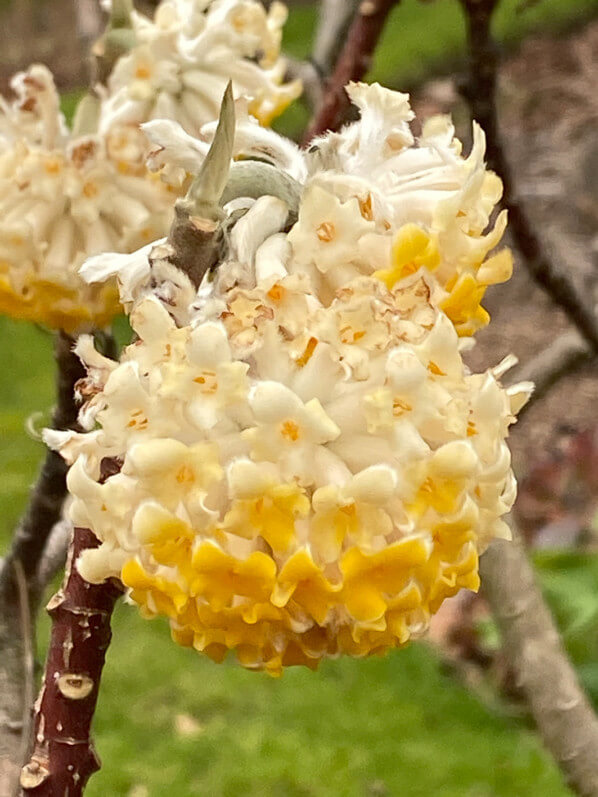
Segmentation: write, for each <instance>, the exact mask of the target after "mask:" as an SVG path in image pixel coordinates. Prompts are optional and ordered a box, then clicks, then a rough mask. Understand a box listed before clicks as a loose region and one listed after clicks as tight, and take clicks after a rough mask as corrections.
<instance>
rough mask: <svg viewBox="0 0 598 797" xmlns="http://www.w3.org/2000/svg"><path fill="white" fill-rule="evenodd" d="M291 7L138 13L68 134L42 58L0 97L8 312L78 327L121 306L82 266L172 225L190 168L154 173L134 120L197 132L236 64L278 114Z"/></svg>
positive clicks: (2, 267)
mask: <svg viewBox="0 0 598 797" xmlns="http://www.w3.org/2000/svg"><path fill="white" fill-rule="evenodd" d="M121 6H123V9H124V11H126V10H127V9H126V4H121ZM119 9H120V6H119ZM123 9H120V10H123ZM124 11H123V13H124ZM127 13H128V11H127ZM285 17H286V12H285V10H284V7H283V6H281V5H280V4H279V3H274V4H272V6H271V8H270V11H269V12H266V11H265V10H264V7H263V6H262V4H261V3H259V2H255V0H222V1H221V2H220V1H219V0H216V2H206V0H164V1H163V2H162V3H161V4H160V5H159V6H158V8H157V10H156V14H155V19H154V20H153V21H152V20H149V19H147V18H146V17H144V16H142V15H141V14H138V13H136V12H133V13H132V14H131V18H130V20H129V18H128V16H127V19H126V20H125V21H126V22H127V24H129V23H130V26H131V28H130V30H129V29H127V34H130V36H129V38H128V39H127V42H128V43H127V48H128V50H129V52H127V53H125V54H124V55H122V56H121V57H120V58H118V59H117V60H116V63H115V65H114V69H113V71H112V73H111V75H110V77H109V79H108V87H107V88H102V87H101V86H97V87H96V89H97V92H98V94H99V97H98V98H92V97H91V96H88V97H86V98H85V100H84V101H83V102H82V103H81V105H80V106H79V111H78V114H77V117H76V119H75V127H74V130H73V131H72V132H71V131H69V130H68V128H67V125H66V123H65V120H64V117H63V115H62V114H61V112H60V108H59V97H58V94H57V92H56V89H55V86H54V83H53V79H52V76H51V74H50V72H49V71H48V70H47V69H46V68H45V67H43V66H39V65H36V66H32V67H31V68H30V69H29V70H28V71H27V72H25V73H21V74H19V75H17V76H16V77H15V78H14V79H13V82H12V88H13V90H14V93H15V95H16V98H15V100H14V101H13V102H12V103H8V102H7V101H5V100H3V99H1V98H0V312H2V313H5V314H8V315H11V316H14V317H17V318H25V319H28V320H32V321H36V322H39V323H43V324H46V325H48V326H50V327H54V328H60V329H63V330H65V331H66V332H71V333H72V332H77V331H80V330H82V329H84V328H86V327H87V328H89V327H91V326H99V327H101V326H105V325H106V324H108V323H109V322H110V320H111V319H112V318H113V316H114V315H115V314H117V313H118V312H120V310H121V308H120V304H119V302H118V293H117V290H116V287H115V285H114V284H113V283H110V282H109V283H107V284H105V285H100V286H89V285H87V284H86V283H84V282H83V281H82V280H81V279H80V277H79V275H78V269H79V267H80V265H81V263H82V262H83V260H84V259H85V258H86V257H88V256H90V255H94V254H97V253H100V252H106V251H116V252H131V251H134V250H135V249H137V248H138V247H140V246H142V245H143V244H144V243H148V242H151V241H154V240H155V239H156V238H158V237H159V236H161V235H165V234H166V232H167V231H168V229H169V226H170V223H171V219H172V213H171V211H172V206H173V203H174V199H175V195H176V193H178V192H179V189H180V185H181V183H183V181H184V179H185V177H186V174H185V173H184V172H181V170H178V173H177V179H176V181H172V180H168V175H167V174H166V172H165V173H163V174H162V175H161V177H162V178H163V179H160V177H158V176H157V175H152V174H150V173H149V172H148V170H147V167H146V156H147V151H148V141H147V139H146V137H145V135H144V134H143V133H142V132H141V130H140V129H139V124H140V123H141V122H145V121H147V120H149V119H153V118H154V117H155V116H156V115H158V116H160V117H161V118H163V119H167V120H168V119H170V120H172V119H176V120H177V121H178V122H180V123H181V124H183V125H184V126H185V127H186V128H187V129H188V130H191V131H198V130H199V129H200V128H201V126H202V125H203V124H204V123H206V122H207V121H208V120H210V119H212V118H213V117H214V115H215V114H216V112H217V109H218V103H219V98H220V96H221V95H222V89H223V87H224V85H226V83H227V81H228V80H229V78H230V77H231V76H232V78H233V80H234V85H235V88H236V90H237V91H239V92H241V91H242V92H244V93H246V94H248V95H250V96H251V97H252V98H253V99H252V101H251V108H252V110H253V111H254V112H255V113H256V114H258V115H259V116H260V118H261V120H262V121H264V122H267V121H270V120H271V119H272V118H273V117H275V116H276V115H278V113H280V112H281V111H282V110H283V109H284V107H286V105H288V103H289V102H290V101H291V100H292V99H294V98H295V97H296V96H297V95H298V93H299V90H300V86H299V84H297V83H290V84H283V83H282V73H283V71H284V63H283V61H282V60H281V59H280V57H279V46H280V38H281V30H282V25H283V23H284V21H285ZM121 22H122V20H121ZM121 32H122V31H121ZM131 42H133V44H132V45H131ZM127 48H125V49H127ZM167 182H170V185H167V184H166V183H167ZM173 182H175V183H176V185H173Z"/></svg>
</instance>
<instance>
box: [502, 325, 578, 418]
mask: <svg viewBox="0 0 598 797" xmlns="http://www.w3.org/2000/svg"><path fill="white" fill-rule="evenodd" d="M591 355H592V351H591V349H590V348H589V347H588V345H587V343H585V341H584V340H583V339H582V338H581V337H580V335H579V333H578V332H576V331H575V330H570V331H569V332H565V333H563V334H562V335H560V336H559V337H558V338H555V339H554V340H553V341H552V343H550V344H549V345H548V346H547V347H546V348H545V349H542V351H540V352H539V354H537V355H536V356H535V357H534V358H533V359H531V360H530V361H529V362H527V363H525V364H524V365H522V366H520V367H519V368H517V369H516V370H515V371H514V372H513V374H512V376H511V381H512V382H526V381H529V382H533V383H534V385H535V389H534V392H533V393H532V395H531V397H530V399H529V401H528V402H527V404H526V405H525V406H524V407H523V409H522V410H520V411H519V414H518V416H517V417H518V418H519V420H521V418H522V417H523V416H524V414H525V413H526V412H528V410H529V409H530V407H532V406H533V405H534V404H535V402H537V401H538V400H539V399H541V398H543V397H544V396H545V395H546V393H548V391H549V390H550V388H551V387H552V386H553V385H554V384H556V383H557V382H558V381H559V379H562V377H563V376H566V375H567V374H570V373H571V372H572V371H574V370H575V369H576V368H577V367H578V366H580V365H582V364H583V363H585V362H587V361H588V360H590V359H591Z"/></svg>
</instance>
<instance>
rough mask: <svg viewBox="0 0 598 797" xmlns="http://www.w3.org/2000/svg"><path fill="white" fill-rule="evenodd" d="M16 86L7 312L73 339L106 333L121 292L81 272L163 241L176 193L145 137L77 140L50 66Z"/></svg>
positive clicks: (5, 242)
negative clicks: (106, 256)
mask: <svg viewBox="0 0 598 797" xmlns="http://www.w3.org/2000/svg"><path fill="white" fill-rule="evenodd" d="M12 88H13V90H14V92H15V94H16V98H15V100H14V101H13V102H12V103H11V104H8V103H5V104H3V105H1V106H0V144H1V146H2V148H1V151H0V219H1V222H0V312H2V313H6V314H8V315H12V316H15V317H17V318H26V319H29V320H32V321H37V322H41V323H45V324H47V325H48V326H51V327H57V328H61V329H64V330H65V331H67V332H73V331H76V330H78V329H80V328H81V327H83V326H85V325H87V324H90V323H94V324H95V325H97V326H103V325H105V324H107V323H108V322H109V321H110V319H111V318H112V317H113V316H114V315H115V314H116V313H117V312H118V310H119V307H120V305H119V302H118V292H117V290H116V287H115V286H113V285H102V286H99V287H97V286H96V287H92V286H87V285H85V283H83V282H82V280H81V279H80V277H79V274H78V269H79V266H80V265H81V263H82V262H83V260H84V259H85V257H87V256H88V255H91V254H95V253H99V252H104V251H106V250H114V249H116V250H119V251H132V250H134V249H136V248H138V247H139V246H141V245H142V244H143V243H147V242H148V241H152V240H154V239H155V238H156V237H157V236H158V235H161V234H163V233H164V231H165V228H166V227H167V223H168V219H169V217H170V208H171V206H172V202H173V197H172V194H171V193H170V192H169V191H168V189H167V188H166V186H164V185H162V184H161V182H160V181H159V180H158V179H150V178H148V173H147V169H146V167H145V162H144V147H143V144H142V141H141V136H142V134H141V132H140V131H136V130H134V129H133V128H130V129H127V130H123V131H121V133H120V134H119V138H118V139H116V138H113V139H109V140H106V139H103V138H101V137H99V136H98V135H95V134H81V135H77V134H71V133H70V132H69V131H68V129H67V127H66V124H65V121H64V118H63V116H62V114H61V112H60V108H59V97H58V94H57V92H56V88H55V86H54V82H53V79H52V75H51V74H50V72H49V71H48V70H47V69H46V68H45V67H43V66H32V67H30V69H29V70H28V71H27V72H25V73H21V74H19V75H17V76H16V77H15V78H14V79H13V82H12ZM125 150H126V158H125V157H124V155H123V152H124V151H125Z"/></svg>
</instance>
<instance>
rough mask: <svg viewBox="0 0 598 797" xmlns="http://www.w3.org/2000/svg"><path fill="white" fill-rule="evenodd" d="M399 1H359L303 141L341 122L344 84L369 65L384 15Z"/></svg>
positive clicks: (344, 106)
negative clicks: (319, 105)
mask: <svg viewBox="0 0 598 797" xmlns="http://www.w3.org/2000/svg"><path fill="white" fill-rule="evenodd" d="M398 2H399V0H362V2H361V3H360V4H359V7H358V9H357V12H356V14H355V17H354V19H353V22H352V23H351V27H350V28H349V32H348V34H347V39H346V42H345V46H344V47H343V49H342V52H341V54H340V57H339V59H338V61H337V64H336V67H335V69H334V72H333V73H332V75H331V77H330V79H329V80H328V82H327V85H326V90H325V95H324V101H323V103H322V107H321V108H320V110H319V111H318V113H317V115H316V117H315V119H314V120H313V122H312V124H311V125H310V127H309V129H308V131H307V133H306V135H305V139H304V142H305V143H306V144H308V143H309V142H310V141H311V140H312V139H313V138H314V137H315V136H318V135H320V134H321V133H324V132H325V131H326V130H336V129H337V128H338V127H339V125H340V124H342V121H343V116H344V114H345V112H346V111H347V109H348V107H349V99H348V97H347V93H346V91H345V86H346V85H347V84H348V83H350V82H351V81H353V80H361V79H362V78H363V77H364V75H365V74H366V72H367V71H368V69H369V68H370V65H371V61H372V56H373V53H374V50H375V49H376V45H377V43H378V39H379V38H380V36H381V34H382V31H383V30H384V24H385V22H386V19H387V17H388V15H389V13H390V12H391V11H392V9H393V8H394V7H395V6H396V5H398Z"/></svg>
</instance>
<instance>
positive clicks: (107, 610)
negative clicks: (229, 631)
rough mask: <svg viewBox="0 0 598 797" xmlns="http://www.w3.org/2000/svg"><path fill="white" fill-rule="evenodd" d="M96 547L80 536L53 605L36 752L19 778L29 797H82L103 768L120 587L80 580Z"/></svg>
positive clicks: (85, 532)
mask: <svg viewBox="0 0 598 797" xmlns="http://www.w3.org/2000/svg"><path fill="white" fill-rule="evenodd" d="M98 545H99V541H98V540H97V538H96V537H95V535H94V534H93V532H92V531H90V530H89V529H83V528H76V529H75V530H74V534H73V541H72V543H71V548H70V550H69V561H68V563H67V571H66V574H65V581H64V584H63V586H62V588H61V589H60V590H59V591H58V592H57V594H56V595H54V597H53V598H52V599H51V600H50V603H49V604H48V612H49V614H50V616H51V617H52V635H51V639H50V648H49V651H48V657H47V661H46V668H45V675H44V682H43V685H42V688H41V692H40V695H39V697H38V700H37V703H36V708H35V731H34V749H33V753H32V755H31V758H30V759H29V762H28V763H27V764H26V765H25V766H24V767H23V769H22V770H21V777H20V783H21V788H22V793H23V794H24V795H28V794H31V795H35V797H79V795H82V794H83V790H84V788H85V785H86V783H87V781H88V779H89V777H90V776H91V775H92V774H93V773H94V772H96V771H97V770H98V769H99V767H100V762H99V759H98V756H97V754H96V752H95V750H94V747H93V743H92V740H91V724H92V719H93V714H94V711H95V707H96V702H97V698H98V691H99V687H100V678H101V674H102V669H103V667H104V661H105V656H106V650H107V648H108V645H109V644H110V638H111V630H110V619H111V616H112V611H113V609H114V605H115V603H116V600H117V599H118V597H119V596H120V595H121V594H122V587H121V585H120V584H118V583H117V582H115V581H108V582H105V583H104V584H98V585H96V584H89V583H87V582H86V581H84V580H83V579H82V578H81V576H80V575H79V572H78V571H77V568H76V561H77V558H78V557H79V556H80V554H81V553H82V551H84V550H85V549H87V548H95V547H97V546H98Z"/></svg>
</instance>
